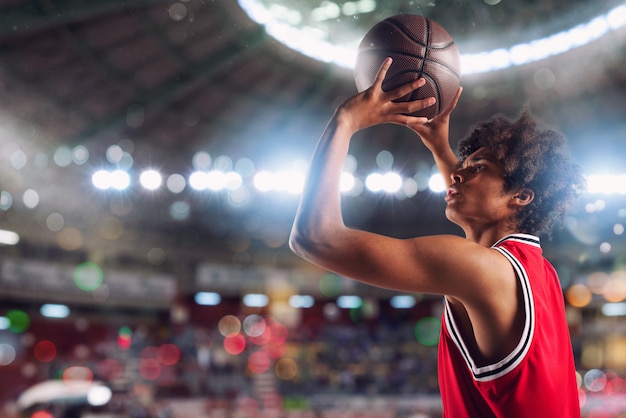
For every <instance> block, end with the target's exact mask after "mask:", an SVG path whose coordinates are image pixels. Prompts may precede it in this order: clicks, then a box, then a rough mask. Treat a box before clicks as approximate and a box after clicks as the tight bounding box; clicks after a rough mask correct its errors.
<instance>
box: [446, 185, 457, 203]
mask: <svg viewBox="0 0 626 418" xmlns="http://www.w3.org/2000/svg"><path fill="white" fill-rule="evenodd" d="M458 194H459V191H458V190H457V189H456V188H454V187H448V192H447V193H446V201H449V200H450V199H452V198H454V196H456V195H458Z"/></svg>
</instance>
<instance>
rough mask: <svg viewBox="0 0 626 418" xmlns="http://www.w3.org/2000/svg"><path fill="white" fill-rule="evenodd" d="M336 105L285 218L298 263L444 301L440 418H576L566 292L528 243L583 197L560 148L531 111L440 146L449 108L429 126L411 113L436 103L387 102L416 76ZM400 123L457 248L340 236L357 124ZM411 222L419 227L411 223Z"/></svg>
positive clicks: (431, 240)
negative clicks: (441, 184)
mask: <svg viewBox="0 0 626 418" xmlns="http://www.w3.org/2000/svg"><path fill="white" fill-rule="evenodd" d="M390 65H391V59H387V60H385V62H384V63H383V64H382V65H381V68H380V69H379V71H378V74H377V76H376V79H375V81H374V84H373V85H372V87H370V88H369V89H368V90H366V91H364V92H362V93H360V94H358V95H356V96H354V97H352V98H350V99H348V100H347V101H346V102H344V103H343V104H342V105H341V106H339V107H338V109H337V110H336V112H335V114H334V115H333V117H332V118H331V120H330V122H329V123H328V125H327V127H326V130H325V132H324V133H323V135H322V137H321V139H320V141H319V143H318V145H317V148H316V150H315V152H314V155H313V158H312V162H311V166H310V173H309V177H308V180H307V183H306V186H305V190H304V193H303V196H302V200H301V203H300V206H299V209H298V212H297V215H296V218H295V221H294V225H293V229H292V232H291V237H290V245H291V248H292V249H293V251H294V252H295V253H297V254H298V255H300V256H301V257H303V258H305V259H307V260H309V261H310V262H312V263H315V264H317V265H319V266H321V267H323V268H325V269H327V270H330V271H333V272H336V273H337V274H340V275H342V276H345V277H350V278H353V279H355V280H359V281H361V282H364V283H368V284H370V285H374V286H379V287H384V288H388V289H395V290H398V291H402V292H422V293H429V294H440V295H443V296H444V298H443V303H444V313H443V320H442V330H441V336H440V342H439V360H438V361H439V367H438V370H439V386H440V391H441V396H442V401H443V410H444V417H453V418H463V417H473V418H488V417H506V418H515V417H527V418H537V417H559V418H570V417H579V416H580V409H579V401H578V393H577V386H576V377H575V369H574V360H573V355H572V348H571V342H570V336H569V332H568V328H567V323H566V320H565V315H564V303H563V295H562V291H561V288H560V285H559V281H558V278H557V276H556V273H555V271H554V269H553V268H552V266H551V265H550V264H549V263H548V262H547V261H546V260H545V259H544V258H543V257H542V252H541V247H540V241H539V238H538V237H537V236H535V235H533V234H535V233H538V232H541V231H543V230H545V229H547V228H548V227H551V225H552V220H553V216H552V214H553V213H557V214H558V213H561V214H562V212H563V209H564V208H565V203H566V201H568V200H570V198H571V197H573V196H574V195H575V194H576V192H577V191H578V190H580V189H578V188H579V187H582V185H583V179H582V176H581V175H580V173H579V171H578V170H577V167H576V166H574V165H572V164H570V163H569V162H568V160H567V158H566V157H564V156H563V155H562V154H560V153H559V151H558V148H559V146H560V145H562V142H563V138H562V136H560V134H557V133H556V132H554V131H538V130H537V129H536V127H535V123H534V121H533V120H532V118H531V116H530V115H529V114H528V112H525V113H524V114H523V115H522V117H521V118H520V120H518V121H517V122H511V121H508V120H506V119H503V118H496V119H494V120H493V121H491V122H487V123H483V124H481V125H478V126H477V128H476V130H475V131H474V132H473V133H472V134H471V135H470V136H469V137H468V138H467V139H466V140H464V141H462V142H461V143H460V156H461V161H460V162H459V160H458V159H457V157H456V156H455V154H454V153H453V151H452V150H451V148H450V145H449V142H448V127H449V118H450V113H451V111H452V109H453V108H454V107H455V106H456V103H457V102H458V99H459V96H460V94H461V89H459V91H458V92H457V95H456V97H455V100H454V103H453V104H452V105H451V106H450V108H449V109H447V110H446V111H445V112H444V113H443V114H441V115H439V116H438V117H436V118H434V119H432V120H430V121H427V120H426V119H424V118H420V117H413V116H406V115H407V114H409V113H411V112H415V111H417V110H419V109H422V108H424V107H426V106H430V105H432V104H433V103H434V99H425V100H421V101H420V100H416V101H413V102H404V103H395V102H392V100H394V99H396V98H400V97H402V96H404V95H406V94H408V93H409V92H410V91H412V90H415V89H418V88H419V87H420V86H422V85H423V84H424V83H423V81H422V80H418V81H415V82H412V83H410V84H408V85H405V86H403V87H399V88H398V89H396V90H394V91H390V92H384V91H383V90H382V80H383V79H384V77H385V74H386V72H387V70H388V68H389V66H390ZM382 123H395V124H402V125H406V126H407V127H409V128H411V129H412V130H414V131H415V132H416V133H417V134H419V136H420V137H421V139H422V141H423V142H424V144H425V145H426V146H427V148H428V149H429V150H430V151H431V152H432V154H433V157H434V159H435V162H436V164H437V165H438V168H439V169H440V171H441V173H443V174H444V175H445V176H446V177H447V178H448V181H449V189H448V192H447V195H446V197H445V200H446V202H447V208H446V212H445V213H446V216H447V218H448V219H450V220H451V221H452V222H454V223H456V224H457V225H459V226H460V227H461V228H462V229H463V231H464V233H465V238H461V237H458V236H449V235H439V236H425V237H417V238H412V239H395V238H391V237H387V236H382V235H377V234H374V233H370V232H366V231H362V230H357V229H353V228H349V227H346V226H345V224H344V222H343V219H342V214H341V207H340V191H339V180H340V176H341V172H342V168H343V164H344V159H345V157H346V154H347V152H348V145H349V143H350V140H351V138H352V135H353V134H354V133H356V132H357V131H359V130H361V129H364V128H366V127H369V126H372V125H377V124H382ZM416 222H419V219H416Z"/></svg>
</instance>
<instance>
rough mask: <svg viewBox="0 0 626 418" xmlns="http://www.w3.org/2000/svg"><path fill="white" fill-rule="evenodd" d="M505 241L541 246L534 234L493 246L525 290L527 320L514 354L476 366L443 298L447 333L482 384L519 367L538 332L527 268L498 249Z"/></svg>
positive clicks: (502, 249) (523, 293) (524, 302)
mask: <svg viewBox="0 0 626 418" xmlns="http://www.w3.org/2000/svg"><path fill="white" fill-rule="evenodd" d="M505 240H514V241H518V242H523V243H525V244H529V245H533V246H539V239H538V238H537V237H535V236H533V235H526V234H515V235H509V236H507V237H505V238H503V239H501V240H499V241H498V242H497V243H496V244H494V247H493V248H494V249H495V250H497V251H499V252H500V253H502V255H504V256H505V257H506V258H507V259H508V260H509V262H510V263H511V265H512V266H513V269H514V270H515V275H516V276H517V277H518V279H519V281H520V284H521V288H522V297H523V304H524V314H525V321H524V328H523V330H522V335H521V337H520V341H519V343H518V344H517V346H516V347H515V348H514V349H513V351H511V352H510V353H509V354H508V355H507V356H506V357H505V358H504V359H502V360H500V361H498V362H496V363H493V364H488V365H486V366H481V367H478V366H476V362H475V361H474V359H473V358H472V356H471V354H470V352H469V350H468V349H467V345H466V344H465V341H463V337H462V336H461V333H460V332H459V329H460V328H459V327H458V326H457V324H456V321H455V320H454V317H453V315H452V310H451V308H450V306H449V302H448V300H447V298H444V301H445V305H444V309H445V315H444V317H445V322H446V327H447V329H448V332H449V333H450V336H451V337H452V341H454V344H455V345H456V346H457V348H458V349H459V351H460V353H461V354H462V355H463V358H464V359H465V362H466V363H467V367H468V368H469V369H470V370H471V371H472V374H473V376H474V379H475V380H477V381H479V382H488V381H490V380H494V379H497V378H499V377H502V376H504V375H506V374H507V373H509V372H510V371H511V370H513V369H514V368H515V367H517V365H519V364H520V363H521V362H522V360H523V359H524V357H525V356H526V354H527V353H528V350H529V349H530V345H531V342H532V339H533V335H534V331H535V308H534V307H535V305H534V301H533V294H532V289H531V287H530V280H529V279H528V275H527V273H526V269H524V266H523V265H522V263H520V261H519V260H518V259H517V258H516V257H515V256H514V255H513V254H511V253H510V252H509V251H508V250H506V249H504V248H502V247H496V245H498V244H500V243H502V242H503V241H505Z"/></svg>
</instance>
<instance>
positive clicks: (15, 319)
mask: <svg viewBox="0 0 626 418" xmlns="http://www.w3.org/2000/svg"><path fill="white" fill-rule="evenodd" d="M6 317H7V319H8V320H9V324H10V325H9V331H11V332H14V333H16V334H19V333H22V332H24V331H26V330H27V329H28V327H30V317H29V316H28V314H27V313H26V312H24V311H23V310H21V309H13V310H10V311H9V312H7V314H6Z"/></svg>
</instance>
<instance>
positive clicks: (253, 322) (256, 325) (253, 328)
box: [243, 314, 267, 337]
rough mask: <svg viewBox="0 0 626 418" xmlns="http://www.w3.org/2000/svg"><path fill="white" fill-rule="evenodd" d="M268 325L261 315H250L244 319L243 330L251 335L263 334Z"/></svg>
mask: <svg viewBox="0 0 626 418" xmlns="http://www.w3.org/2000/svg"><path fill="white" fill-rule="evenodd" d="M266 327H267V324H266V323H265V320H264V319H263V317H261V316H260V315H256V314H253V315H248V316H247V317H246V318H245V319H244V320H243V330H244V332H245V333H246V335H248V336H250V337H259V336H261V335H262V334H263V333H264V332H265V329H266Z"/></svg>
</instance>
